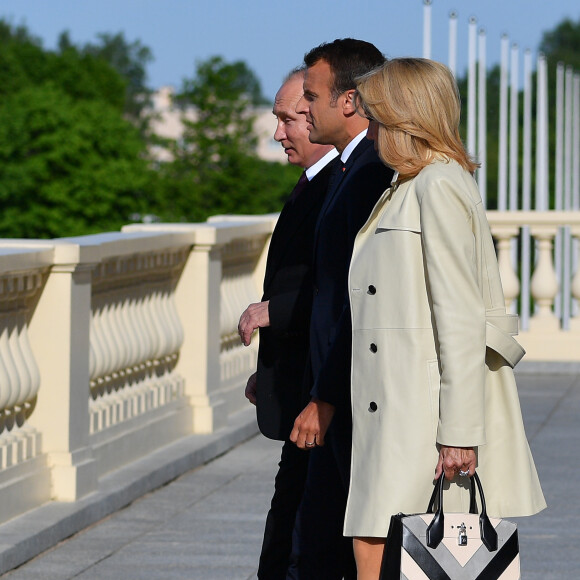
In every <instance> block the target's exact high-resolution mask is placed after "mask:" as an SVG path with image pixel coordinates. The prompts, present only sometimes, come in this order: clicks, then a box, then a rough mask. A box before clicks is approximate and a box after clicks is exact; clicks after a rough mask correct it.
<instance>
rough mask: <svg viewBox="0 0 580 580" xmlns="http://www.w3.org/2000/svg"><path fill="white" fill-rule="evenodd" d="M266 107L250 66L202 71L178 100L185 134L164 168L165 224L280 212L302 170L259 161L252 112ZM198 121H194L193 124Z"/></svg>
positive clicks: (218, 62) (216, 62)
mask: <svg viewBox="0 0 580 580" xmlns="http://www.w3.org/2000/svg"><path fill="white" fill-rule="evenodd" d="M262 100H263V98H262V97H261V90H260V85H259V82H258V80H257V78H256V77H255V75H254V73H253V72H252V71H251V70H250V69H249V68H248V67H247V65H246V64H245V63H243V62H240V61H238V62H234V63H226V62H225V61H224V60H223V59H222V58H221V57H219V56H214V57H212V58H210V59H208V60H207V61H204V62H200V63H198V65H197V69H196V76H195V77H194V78H193V79H186V80H185V81H184V83H183V87H182V90H181V92H180V93H179V95H178V96H177V101H178V102H179V104H180V105H181V107H182V108H183V111H184V117H183V122H184V126H185V131H184V133H183V136H182V138H181V139H180V140H179V141H178V142H176V143H173V144H172V147H171V151H172V154H173V157H174V161H173V162H172V163H170V164H168V165H166V166H165V167H162V168H161V169H160V171H161V175H162V180H161V181H160V183H159V185H160V187H161V188H163V189H164V194H163V198H164V199H170V200H171V201H170V202H169V203H170V204H171V207H168V208H166V211H163V209H160V211H159V214H160V215H161V217H162V218H163V219H164V220H167V219H174V220H175V219H177V220H179V221H199V220H205V219H206V218H207V217H208V216H210V215H212V214H220V213H236V214H247V213H266V212H275V211H279V210H280V209H281V207H282V204H283V202H284V200H285V198H286V196H287V195H288V192H289V191H290V190H291V189H292V186H293V185H294V183H295V182H296V179H297V177H298V175H299V170H297V169H296V168H293V167H287V166H286V165H282V164H279V163H268V162H266V161H263V160H260V159H258V158H256V155H255V148H256V143H257V139H256V135H255V132H254V120H255V117H254V115H253V113H252V112H251V111H252V110H253V106H254V105H255V104H256V103H259V102H261V101H262ZM192 116H193V118H192Z"/></svg>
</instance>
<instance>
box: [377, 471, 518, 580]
mask: <svg viewBox="0 0 580 580" xmlns="http://www.w3.org/2000/svg"><path fill="white" fill-rule="evenodd" d="M444 477H445V476H444V475H443V474H442V475H441V477H440V478H439V480H438V481H437V483H436V485H435V489H434V490H433V494H432V496H431V499H430V501H429V505H428V507H427V513H424V514H413V515H405V514H397V515H395V516H392V517H391V524H390V527H389V533H388V536H387V542H386V545H385V551H384V555H383V561H382V566H381V575H380V580H395V579H396V580H400V579H405V580H426V579H429V580H499V579H501V580H519V579H520V557H519V543H518V532H517V527H516V524H515V523H513V522H510V521H508V520H504V519H496V518H489V517H488V515H487V511H486V507H485V497H484V495H483V487H482V485H481V481H480V480H479V477H478V476H477V474H474V475H473V477H472V478H471V487H470V495H471V501H470V508H469V513H451V512H450V513H446V514H444V513H443V480H444ZM475 484H477V488H478V490H479V496H480V498H481V513H479V514H478V513H477V506H476V501H475ZM436 500H438V506H437V511H436V512H435V513H433V508H434V505H435V501H436Z"/></svg>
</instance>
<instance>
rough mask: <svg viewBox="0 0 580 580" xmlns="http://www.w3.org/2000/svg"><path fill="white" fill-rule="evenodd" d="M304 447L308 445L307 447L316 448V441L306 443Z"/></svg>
mask: <svg viewBox="0 0 580 580" xmlns="http://www.w3.org/2000/svg"><path fill="white" fill-rule="evenodd" d="M304 445H306V447H314V446H315V445H316V441H310V442H309V441H306V442H305V443H304Z"/></svg>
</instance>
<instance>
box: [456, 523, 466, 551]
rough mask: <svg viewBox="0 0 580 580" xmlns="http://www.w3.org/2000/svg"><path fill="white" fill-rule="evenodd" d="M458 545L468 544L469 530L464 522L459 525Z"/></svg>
mask: <svg viewBox="0 0 580 580" xmlns="http://www.w3.org/2000/svg"><path fill="white" fill-rule="evenodd" d="M457 545H458V546H467V531H466V529H465V524H464V523H463V522H462V523H461V525H460V526H459V537H458V538H457Z"/></svg>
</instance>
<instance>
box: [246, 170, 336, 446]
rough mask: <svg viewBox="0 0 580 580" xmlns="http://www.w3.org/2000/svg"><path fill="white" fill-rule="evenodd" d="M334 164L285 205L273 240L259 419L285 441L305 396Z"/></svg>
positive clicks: (268, 432) (267, 432) (260, 365)
mask: <svg viewBox="0 0 580 580" xmlns="http://www.w3.org/2000/svg"><path fill="white" fill-rule="evenodd" d="M336 161H337V160H336V159H335V160H333V161H331V162H330V163H328V165H326V166H325V167H324V168H323V169H322V170H321V171H320V172H318V173H317V174H316V175H315V176H314V178H313V179H312V181H310V182H308V184H306V186H305V188H304V190H303V191H302V192H301V193H300V195H299V196H298V197H297V198H296V199H295V200H294V201H293V202H292V201H291V200H289V201H287V202H286V204H285V206H284V208H283V209H282V212H281V213H280V217H279V219H278V222H277V224H276V227H275V229H274V232H273V234H272V239H271V241H270V249H269V251H268V259H267V261H266V273H265V276H264V295H263V297H262V301H265V300H269V301H270V304H269V309H268V311H269V316H270V326H269V327H266V328H260V347H259V350H258V377H257V386H256V397H257V416H258V425H259V427H260V431H261V432H262V433H263V434H264V435H265V436H266V437H269V438H270V439H279V440H282V441H284V440H286V439H288V436H289V435H290V431H291V430H292V426H293V424H294V420H295V419H296V417H297V416H298V414H299V413H300V411H301V410H302V409H303V408H304V406H305V404H306V402H307V400H306V401H305V397H304V393H303V390H302V385H303V380H304V368H305V366H306V361H307V358H308V350H309V344H308V333H309V328H310V313H311V310H312V252H313V246H314V230H315V226H316V222H317V219H318V214H319V212H320V208H321V206H322V203H323V201H324V197H325V194H326V190H327V188H328V180H329V177H330V174H331V172H332V167H334V164H335V163H336Z"/></svg>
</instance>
